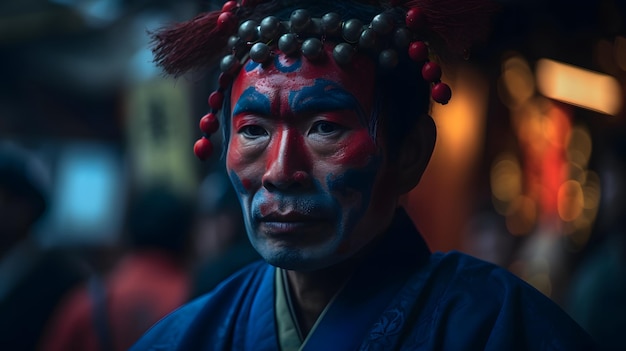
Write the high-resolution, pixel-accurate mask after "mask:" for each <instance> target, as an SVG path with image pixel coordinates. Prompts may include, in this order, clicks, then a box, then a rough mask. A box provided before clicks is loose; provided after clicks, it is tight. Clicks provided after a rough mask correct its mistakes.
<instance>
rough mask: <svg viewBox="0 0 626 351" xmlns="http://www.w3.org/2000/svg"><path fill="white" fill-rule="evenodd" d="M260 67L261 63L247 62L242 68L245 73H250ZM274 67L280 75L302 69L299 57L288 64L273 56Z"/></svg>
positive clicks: (277, 56)
mask: <svg viewBox="0 0 626 351" xmlns="http://www.w3.org/2000/svg"><path fill="white" fill-rule="evenodd" d="M259 67H261V63H259V62H254V61H252V60H249V61H248V63H246V65H245V66H244V69H245V71H246V72H252V71H253V70H255V69H257V68H259ZM274 67H275V68H276V69H277V70H278V71H279V72H281V73H291V72H296V71H297V70H299V69H300V67H302V59H301V58H300V57H297V58H294V59H292V60H290V64H286V63H283V62H282V61H281V60H280V56H279V55H275V56H274Z"/></svg>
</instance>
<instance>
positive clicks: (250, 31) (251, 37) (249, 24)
mask: <svg viewBox="0 0 626 351" xmlns="http://www.w3.org/2000/svg"><path fill="white" fill-rule="evenodd" d="M257 26H258V24H257V23H256V22H255V21H253V20H247V21H245V22H243V23H242V24H241V25H240V26H239V31H238V34H239V37H240V38H241V40H243V41H246V42H250V41H255V40H257V38H258V36H259V32H258V29H257Z"/></svg>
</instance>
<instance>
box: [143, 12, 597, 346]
mask: <svg viewBox="0 0 626 351" xmlns="http://www.w3.org/2000/svg"><path fill="white" fill-rule="evenodd" d="M461 3H463V4H467V2H459V4H461ZM418 4H419V6H418ZM459 4H457V5H459ZM386 5H392V6H391V7H389V6H386V7H385V9H383V8H382V7H381V5H380V4H379V3H378V2H372V1H361V2H359V1H341V2H338V1H334V2H333V1H311V2H308V1H299V2H293V1H269V2H263V3H261V4H256V3H253V4H251V3H250V2H247V1H246V2H243V3H241V4H237V3H234V2H227V3H226V4H225V5H224V7H223V8H222V10H221V11H217V12H214V13H209V14H207V15H203V16H200V17H198V18H196V19H194V20H193V21H190V22H188V23H186V24H183V25H180V26H177V27H173V29H171V30H166V31H164V32H161V33H158V34H157V36H156V38H157V40H158V46H157V49H156V52H157V59H158V61H159V62H160V63H161V64H163V65H164V66H165V68H166V69H167V70H168V71H169V72H171V73H175V74H176V73H181V72H182V71H184V70H186V69H188V68H193V67H194V66H196V64H197V63H200V62H201V61H202V60H208V58H209V57H206V56H204V57H203V55H210V53H211V52H213V55H214V51H215V46H216V45H219V43H220V40H223V39H224V32H226V33H228V32H229V31H230V30H232V28H233V24H232V23H233V18H236V23H238V24H239V27H238V29H237V28H235V29H237V37H235V38H234V39H231V40H229V42H228V47H229V48H232V53H231V55H228V56H226V57H225V58H224V59H223V60H222V62H221V69H222V71H223V72H224V74H223V75H222V77H221V78H220V89H218V91H217V92H216V93H214V94H212V96H211V97H210V99H209V104H210V106H211V108H212V111H211V113H210V114H209V115H207V116H205V117H204V118H203V120H202V121H201V129H202V130H203V131H204V132H205V133H207V134H210V133H213V132H215V130H216V128H215V124H216V122H215V120H214V118H215V117H214V115H215V113H216V112H217V110H219V109H220V108H221V107H222V103H221V97H222V96H226V97H225V101H224V102H225V104H224V105H223V107H224V108H223V112H224V123H223V125H224V134H225V139H226V146H227V149H226V167H227V170H228V172H229V175H230V178H231V181H232V183H233V185H234V187H235V189H236V191H237V193H238V196H239V200H240V203H241V206H242V209H243V214H244V221H245V225H246V229H247V232H248V237H249V239H250V240H251V242H252V244H253V246H254V247H255V249H256V250H257V251H258V252H259V253H260V255H261V256H262V257H263V259H264V261H262V262H258V263H254V264H252V265H250V266H248V267H247V268H244V269H243V270H242V271H240V272H239V273H237V274H235V275H233V276H232V277H231V278H229V279H227V280H226V281H225V282H223V283H222V284H221V285H220V286H218V287H217V288H216V289H215V290H214V291H213V292H211V293H209V294H208V295H205V296H203V297H201V298H199V299H197V300H196V301H194V302H192V303H190V304H188V305H186V306H184V307H182V308H181V309H179V310H178V311H176V312H175V313H173V314H172V315H170V316H169V317H167V318H166V319H164V320H163V321H161V322H160V323H159V324H157V325H156V326H155V327H153V328H152V329H151V331H149V332H148V333H147V334H146V335H145V336H144V337H143V338H142V339H141V340H140V341H139V342H138V343H137V344H135V346H134V350H149V349H159V350H357V349H361V350H400V349H402V350H431V349H443V350H481V349H489V350H510V349H519V350H528V349H533V350H543V349H557V350H572V349H581V350H588V349H593V347H594V346H593V342H592V341H591V339H590V338H589V337H588V335H586V334H585V333H584V332H583V331H582V330H581V329H580V328H579V327H578V326H577V325H576V324H575V323H574V322H573V321H572V320H571V319H570V318H569V317H568V316H567V315H566V314H565V313H564V312H562V311H561V310H560V309H559V308H558V307H557V306H556V305H555V304H553V303H552V302H551V301H550V300H549V299H548V298H546V297H545V296H543V295H541V294H540V293H539V292H537V291H536V290H535V289H533V288H531V287H530V286H529V285H527V284H525V283H524V282H522V281H521V280H519V279H518V278H516V277H514V276H513V275H511V274H510V273H508V272H507V271H505V270H503V269H501V268H498V267H496V266H494V265H491V264H488V263H485V262H482V261H479V260H477V259H474V258H471V257H468V256H466V255H464V254H461V253H456V252H453V253H448V254H442V253H436V254H431V253H430V252H429V251H428V248H427V247H426V245H425V243H424V241H423V240H422V238H421V237H420V235H419V233H418V232H417V231H416V229H415V227H414V225H413V223H412V222H411V221H410V219H409V217H408V216H407V214H406V213H405V211H404V210H403V209H402V208H401V207H399V205H398V199H399V197H400V196H401V195H402V194H405V193H406V192H408V191H409V190H411V189H412V188H413V187H415V186H416V185H417V183H418V182H419V179H420V177H421V175H422V174H423V172H424V169H425V167H426V165H427V163H428V160H429V158H430V155H431V152H432V150H433V147H434V142H435V134H436V133H435V127H434V123H433V121H432V119H431V118H430V117H429V116H428V110H429V102H430V97H431V96H432V97H433V99H434V100H435V101H438V102H441V103H446V102H447V100H448V99H449V97H450V93H449V90H448V88H447V86H446V85H445V84H444V83H441V82H440V81H439V76H440V71H439V70H438V69H439V67H438V66H437V65H436V64H434V62H431V61H429V60H428V55H425V56H422V53H421V50H422V49H423V48H424V46H425V42H424V41H423V40H424V39H421V38H423V37H422V36H421V34H420V33H422V34H423V33H426V32H428V30H426V29H425V28H424V25H425V23H427V24H428V26H430V27H429V28H430V29H433V28H441V27H440V26H438V24H437V20H438V19H441V18H445V20H446V21H451V22H454V23H457V24H458V23H459V22H458V21H456V22H455V18H452V17H450V18H448V17H446V16H443V17H442V16H439V15H441V13H437V11H438V9H437V3H436V2H431V3H428V2H420V1H408V2H403V1H392V2H390V4H386ZM447 5H450V3H449V2H447ZM472 5H473V4H472ZM451 8H453V9H454V11H456V10H458V8H456V7H454V6H452V7H451ZM468 8H473V6H468ZM444 10H445V9H444ZM454 11H453V12H454ZM444 12H445V11H444ZM461 12H462V11H461ZM381 14H382V16H381ZM458 14H459V13H458V12H457V15H458ZM470 15H471V16H469V17H467V14H462V15H461V17H457V18H456V20H458V19H464V20H467V19H468V18H473V19H475V18H480V15H479V14H476V13H471V14H470ZM251 18H252V19H254V20H255V21H258V22H249V20H250V19H251ZM276 19H279V21H278V24H276V23H277V22H276V21H277V20H276ZM281 21H282V22H281ZM368 24H369V25H368ZM235 27H236V26H235ZM201 28H204V30H201ZM370 30H371V31H370ZM372 31H373V32H372ZM197 33H201V34H197ZM467 34H468V35H469V34H470V32H467ZM203 36H208V37H209V38H208V39H207V38H205V39H200V38H202V37H203ZM372 38H373V39H372ZM259 43H260V44H259ZM276 43H277V45H276ZM433 43H434V41H433ZM252 44H254V45H252ZM264 45H265V46H264ZM207 46H208V47H207ZM294 46H295V47H296V48H297V49H294ZM397 47H400V48H403V50H405V51H401V49H397ZM407 48H408V49H407ZM407 51H408V55H407V54H406V52H407ZM198 52H200V54H198ZM239 63H241V65H239ZM425 67H427V68H425ZM431 70H434V71H435V72H432V71H431ZM229 76H230V78H232V79H233V80H232V84H230V79H228V78H229ZM224 92H226V94H225V95H222V94H223V93H224ZM210 148H211V144H210V142H209V141H208V139H207V138H206V137H205V138H203V139H201V140H200V141H199V142H198V143H196V147H195V151H196V154H197V155H198V156H200V157H201V158H204V157H206V156H207V153H208V150H209V149H210Z"/></svg>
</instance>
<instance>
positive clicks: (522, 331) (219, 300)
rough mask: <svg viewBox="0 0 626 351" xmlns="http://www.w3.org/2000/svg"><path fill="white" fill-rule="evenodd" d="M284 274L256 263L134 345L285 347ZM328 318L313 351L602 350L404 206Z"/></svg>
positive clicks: (529, 291)
mask: <svg viewBox="0 0 626 351" xmlns="http://www.w3.org/2000/svg"><path fill="white" fill-rule="evenodd" d="M274 274H276V269H275V268H274V267H272V266H270V265H268V264H267V263H264V262H262V261H261V262H256V263H253V264H252V265H249V266H247V267H246V268H244V269H243V270H241V271H239V272H238V273H236V274H235V275H233V276H232V277H230V278H229V279H227V280H226V281H224V282H223V283H222V284H221V285H220V286H218V287H217V288H216V289H215V290H214V291H213V292H211V293H209V294H207V295H204V296H202V297H200V298H198V299H196V300H194V301H192V302H190V303H189V304H187V305H185V306H183V307H181V308H180V309H178V310H177V311H175V312H173V313H172V314H170V315H169V316H168V317H166V318H164V319H163V320H162V321H161V322H159V323H158V324H157V325H155V326H154V327H153V328H152V329H151V330H149V331H148V332H147V333H146V334H145V335H144V336H143V337H142V339H140V340H139V341H138V342H137V343H136V344H135V346H134V347H133V348H132V349H131V350H133V351H139V350H254V351H264V350H279V346H278V345H279V343H278V338H277V333H276V322H275V302H274V298H275V296H276V294H275V291H274V290H275V284H274ZM322 318H323V319H322V320H321V321H320V322H319V323H318V325H317V327H316V328H315V329H314V330H313V331H312V334H311V335H310V337H309V340H307V342H306V344H305V345H304V347H303V350H304V351H309V350H311V351H319V350H325V351H326V350H385V351H387V350H455V351H456V350H498V351H500V350H595V349H596V348H595V344H594V342H593V340H592V339H591V338H590V336H589V335H588V334H587V333H585V332H584V331H583V330H582V329H581V328H580V327H579V326H578V325H577V324H576V323H575V322H574V321H573V320H572V319H571V318H570V317H569V316H568V315H567V314H566V313H565V312H563V311H562V310H561V309H560V308H559V307H558V306H557V305H556V304H555V303H553V302H552V301H551V300H550V299H549V298H547V297H546V296H544V295H543V294H542V293H540V292H539V291H537V290H536V289H534V288H533V287H531V286H530V285H528V284H526V283H525V282H523V281H522V280H521V279H519V278H517V277H516V276H514V275H513V274H511V273H509V272H508V271H507V270H505V269H503V268H500V267H498V266H496V265H493V264H490V263H487V262H484V261H481V260H478V259H476V258H472V257H470V256H468V255H465V254H462V253H459V252H450V253H445V254H444V253H434V254H431V253H430V252H429V250H428V248H427V247H426V244H425V243H424V241H423V240H422V239H421V237H420V235H419V233H418V232H417V231H416V229H415V227H414V226H413V223H412V222H411V220H410V219H409V217H408V216H407V214H406V213H405V212H404V211H402V210H399V211H398V213H397V214H396V218H395V220H394V222H393V224H392V226H391V228H390V229H389V231H388V232H387V235H385V237H384V238H383V239H382V241H381V242H379V243H378V244H377V247H376V249H375V250H374V251H373V252H372V253H371V254H370V255H369V256H368V257H367V259H366V260H365V261H364V263H363V264H362V265H361V266H360V267H359V269H358V270H357V271H356V272H355V274H354V275H353V277H352V278H351V279H350V281H349V282H348V283H347V284H346V286H345V287H344V289H343V290H342V291H341V292H340V293H339V295H338V296H337V297H336V299H335V300H334V301H333V302H332V304H331V305H330V306H329V308H328V310H327V312H326V313H325V314H324V315H323V317H322Z"/></svg>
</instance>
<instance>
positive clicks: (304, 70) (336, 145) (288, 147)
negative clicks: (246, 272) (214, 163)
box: [226, 48, 398, 272]
mask: <svg viewBox="0 0 626 351" xmlns="http://www.w3.org/2000/svg"><path fill="white" fill-rule="evenodd" d="M329 50H330V49H329V48H326V54H327V56H326V58H325V59H322V60H319V61H315V62H311V61H309V60H307V59H302V58H301V57H295V58H288V57H285V56H284V55H278V56H276V59H275V60H274V62H273V63H270V64H266V65H259V64H256V63H254V62H249V63H248V64H247V65H246V66H245V67H244V69H243V70H242V71H241V73H240V74H239V75H238V77H237V79H236V80H235V82H234V84H233V89H232V94H231V106H233V110H232V116H233V117H232V121H231V123H232V124H231V129H230V130H231V135H230V142H229V145H228V151H227V164H226V165H227V169H228V172H229V175H230V178H231V181H232V182H233V184H234V186H235V188H236V190H237V193H238V196H239V199H240V202H241V205H242V208H243V213H244V219H245V224H246V229H247V231H248V235H249V238H250V241H251V242H252V244H253V246H254V247H255V248H256V250H257V251H258V252H259V253H260V254H261V256H262V257H263V258H265V260H266V261H268V262H269V263H270V264H273V265H276V266H278V267H281V268H285V269H289V270H296V271H304V272H307V271H308V272H310V271H316V270H321V269H324V268H328V267H330V266H333V265H336V264H338V263H340V262H343V261H345V260H347V259H348V258H350V257H353V256H355V255H356V254H357V253H358V252H359V251H360V250H361V249H363V247H365V246H366V245H367V244H368V243H369V242H371V241H372V240H374V239H375V238H377V237H378V236H380V235H381V234H382V233H383V232H384V230H385V228H386V227H387V226H388V225H389V223H390V221H391V218H392V216H393V212H394V209H395V207H396V202H397V195H398V194H396V191H394V189H393V185H394V184H395V182H394V172H393V171H392V169H393V167H389V165H388V160H387V157H386V156H385V155H386V153H385V149H384V142H382V140H375V136H373V135H372V134H371V132H370V128H371V126H370V114H371V110H372V102H373V100H374V93H373V92H374V77H373V74H372V72H373V71H374V63H373V62H371V61H370V60H369V59H367V58H365V57H357V59H356V60H355V61H354V64H352V65H351V66H349V67H339V66H338V65H337V64H336V63H335V61H334V60H332V59H331V58H329V56H328V55H329V54H330V53H329Z"/></svg>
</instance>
